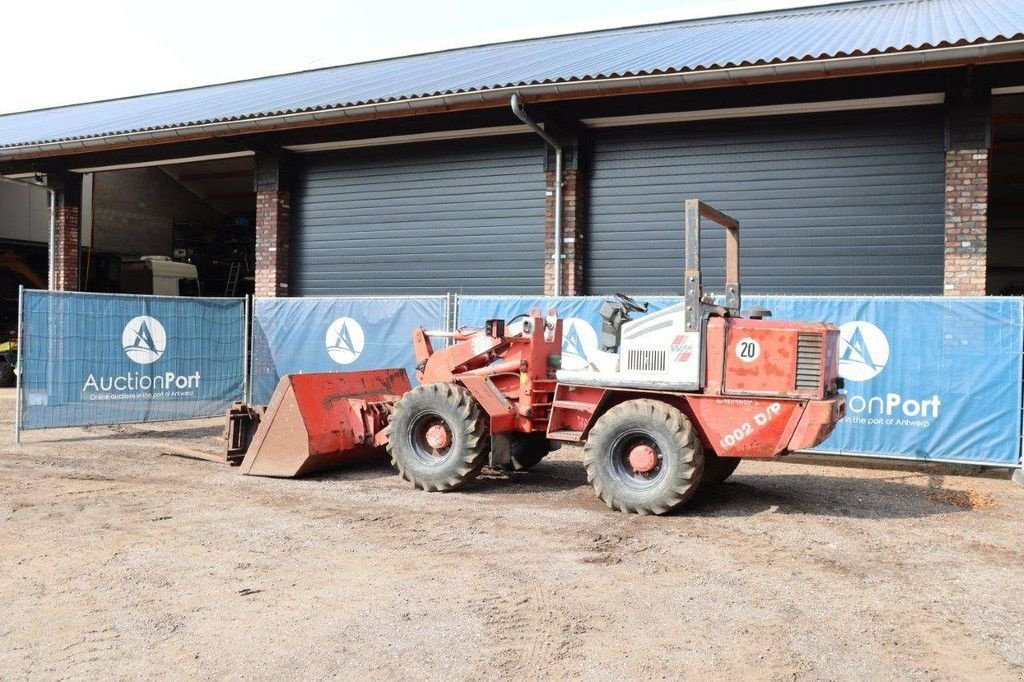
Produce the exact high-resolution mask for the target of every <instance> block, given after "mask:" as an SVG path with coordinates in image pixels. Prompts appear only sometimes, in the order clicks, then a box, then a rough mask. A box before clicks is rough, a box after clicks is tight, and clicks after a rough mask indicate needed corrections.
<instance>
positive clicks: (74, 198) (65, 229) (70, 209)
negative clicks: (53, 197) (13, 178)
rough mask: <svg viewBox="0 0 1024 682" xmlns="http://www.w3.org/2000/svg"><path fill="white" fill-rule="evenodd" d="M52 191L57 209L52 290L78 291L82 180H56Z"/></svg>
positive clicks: (73, 177)
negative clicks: (54, 194)
mask: <svg viewBox="0 0 1024 682" xmlns="http://www.w3.org/2000/svg"><path fill="white" fill-rule="evenodd" d="M54 188H55V189H56V190H57V206H56V215H55V216H54V227H55V230H54V231H55V235H54V244H53V269H54V278H53V286H54V289H56V290H57V291H78V289H79V279H78V273H79V263H80V260H81V255H82V249H81V210H82V208H81V206H82V176H81V175H73V174H67V175H63V176H60V177H58V178H57V179H56V182H55V183H54Z"/></svg>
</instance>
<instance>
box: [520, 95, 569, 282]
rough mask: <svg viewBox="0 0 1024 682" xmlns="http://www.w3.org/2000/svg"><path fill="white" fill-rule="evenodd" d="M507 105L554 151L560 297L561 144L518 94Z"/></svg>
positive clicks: (557, 280)
mask: <svg viewBox="0 0 1024 682" xmlns="http://www.w3.org/2000/svg"><path fill="white" fill-rule="evenodd" d="M509 104H511V106H512V113H513V114H515V115H516V118H518V119H519V120H520V121H522V122H523V123H525V124H526V125H527V126H529V128H530V130H532V131H533V132H535V133H537V134H538V135H540V136H541V138H542V139H543V140H544V141H545V142H547V143H548V145H549V146H550V147H551V148H552V149H554V150H555V255H554V259H555V268H554V270H555V273H554V274H555V287H554V295H555V296H561V295H562V168H563V153H562V144H561V143H560V142H559V141H558V140H556V139H555V138H554V137H552V136H551V134H550V133H548V132H546V131H545V130H544V129H543V128H541V127H540V126H539V125H537V122H536V121H534V120H533V119H531V118H530V117H529V116H527V115H526V111H525V110H524V109H523V105H522V104H521V103H520V101H519V94H518V93H515V94H513V95H512V99H511V100H510V102H509Z"/></svg>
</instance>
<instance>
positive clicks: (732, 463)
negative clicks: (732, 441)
mask: <svg viewBox="0 0 1024 682" xmlns="http://www.w3.org/2000/svg"><path fill="white" fill-rule="evenodd" d="M741 461H742V460H741V459H740V458H739V457H719V456H718V455H716V454H715V453H713V452H705V453H704V478H703V479H702V480H701V482H700V484H701V485H702V486H703V487H705V488H707V487H709V486H713V485H720V484H722V483H725V480H726V479H727V478H729V477H730V476H732V472H734V471H736V467H738V466H739V465H740V462H741Z"/></svg>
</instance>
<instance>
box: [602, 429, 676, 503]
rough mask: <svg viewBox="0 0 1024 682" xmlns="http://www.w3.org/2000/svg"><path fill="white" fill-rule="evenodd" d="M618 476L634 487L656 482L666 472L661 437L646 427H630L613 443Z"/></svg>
mask: <svg viewBox="0 0 1024 682" xmlns="http://www.w3.org/2000/svg"><path fill="white" fill-rule="evenodd" d="M611 464H612V471H613V472H614V473H615V477H616V478H618V479H619V480H620V481H622V482H623V483H624V484H625V485H627V486H628V487H630V488H633V489H634V490H644V489H646V488H652V487H654V486H656V485H657V484H658V483H659V482H660V481H661V479H662V478H664V476H665V471H666V467H665V456H664V453H663V452H662V450H661V447H660V446H659V445H658V441H657V440H655V439H654V438H652V437H651V435H650V434H648V433H645V432H644V431H639V430H633V431H627V432H625V433H623V434H621V435H619V437H618V438H616V439H615V441H614V442H613V443H612V447H611Z"/></svg>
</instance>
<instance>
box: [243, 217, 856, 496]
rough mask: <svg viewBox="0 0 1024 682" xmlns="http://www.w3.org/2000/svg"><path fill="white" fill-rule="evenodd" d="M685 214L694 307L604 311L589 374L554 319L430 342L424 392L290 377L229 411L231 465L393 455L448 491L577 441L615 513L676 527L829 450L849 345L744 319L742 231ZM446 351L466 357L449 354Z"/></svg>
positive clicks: (420, 333) (535, 313)
mask: <svg viewBox="0 0 1024 682" xmlns="http://www.w3.org/2000/svg"><path fill="white" fill-rule="evenodd" d="M685 212H686V215H685V231H686V234H685V236H686V251H685V272H684V273H683V283H684V297H683V300H682V302H681V303H678V304H676V305H673V306H670V307H668V308H665V309H663V310H660V311H658V312H653V313H649V312H648V309H647V305H646V304H644V303H641V302H639V301H636V300H635V299H633V298H631V297H629V296H625V295H622V294H616V295H615V297H613V298H612V299H610V300H609V301H608V302H607V303H605V305H604V306H602V309H601V316H602V330H601V335H600V349H599V350H598V351H597V352H595V353H594V354H593V357H591V358H588V360H589V366H588V367H586V368H584V369H572V370H569V369H562V368H561V348H562V321H561V320H559V319H558V317H557V315H556V314H555V312H554V311H553V310H551V311H547V313H546V314H542V313H541V311H540V310H537V309H534V310H532V311H530V312H529V313H527V314H525V315H522V316H520V317H519V318H517V319H513V320H508V321H505V320H497V319H495V320H488V321H487V322H486V323H485V324H484V326H483V328H482V329H479V328H478V329H462V330H459V331H456V332H442V331H427V330H424V329H417V330H415V331H414V333H413V339H412V341H413V348H414V351H415V355H416V361H417V367H416V379H417V380H418V382H419V385H418V386H416V387H415V388H411V386H410V382H409V380H408V378H407V377H406V376H405V372H404V370H401V369H387V370H373V371H365V372H332V373H320V374H299V375H289V376H286V377H284V378H283V379H282V380H281V383H280V384H279V386H278V388H277V390H276V391H275V393H274V396H273V397H272V399H271V401H270V404H269V405H268V406H267V407H266V408H261V407H253V406H248V405H236V406H235V407H234V408H232V410H231V411H230V412H229V418H228V429H227V432H228V433H227V435H228V456H229V459H230V460H232V461H234V462H236V463H240V465H241V469H242V471H243V473H249V474H256V475H264V476H300V475H303V474H306V473H308V472H310V471H315V470H321V469H324V468H329V467H335V466H338V465H341V464H345V463H347V462H350V461H355V460H358V459H362V458H365V457H368V456H374V455H378V456H379V455H382V454H383V452H384V451H385V450H386V452H387V453H388V456H389V457H390V459H391V463H392V464H393V465H394V467H395V468H396V469H397V470H398V472H399V474H400V475H401V476H402V477H403V478H404V479H406V480H407V481H409V482H410V483H412V484H413V485H414V486H415V487H417V488H421V489H423V490H427V491H439V492H441V491H450V490H456V489H459V488H464V487H465V486H466V485H467V484H468V483H469V482H470V481H472V479H473V478H474V477H475V476H476V475H477V474H478V473H479V472H480V470H481V469H482V468H483V467H484V466H492V467H506V468H513V469H523V468H528V467H530V466H533V465H534V464H536V463H537V462H539V461H540V460H541V458H543V457H544V456H545V455H546V454H547V453H548V452H549V451H550V450H551V449H552V448H553V447H555V446H557V445H559V444H562V443H577V444H581V445H582V451H583V464H584V467H585V468H586V472H587V480H588V481H589V482H590V484H591V485H592V486H593V488H594V492H595V493H596V494H597V496H598V497H599V498H600V499H601V500H603V501H604V502H605V503H606V504H607V505H608V506H609V507H611V508H612V509H617V510H619V511H623V512H633V513H639V514H664V513H667V512H670V511H672V510H675V509H677V508H679V507H681V506H683V505H684V504H685V503H686V502H687V501H688V500H689V499H690V498H691V497H692V496H693V494H694V493H695V492H696V491H697V490H698V488H700V487H701V486H702V485H713V484H716V483H720V482H722V481H724V480H725V479H726V478H728V476H729V475H730V474H731V473H732V472H733V470H735V468H736V466H737V464H738V463H739V462H740V460H741V459H744V458H750V459H775V458H778V457H781V456H784V455H786V454H788V453H790V452H794V451H797V450H803V449H806V448H810V447H812V446H814V445H817V444H819V443H821V442H822V441H823V440H825V438H827V437H828V435H829V434H830V433H831V432H832V430H833V428H834V427H835V425H836V423H837V422H838V421H839V420H840V419H842V417H843V416H844V414H845V409H846V403H845V396H844V395H842V394H841V393H839V389H840V388H841V387H842V380H841V379H840V378H839V376H838V358H837V346H838V340H839V332H838V329H837V328H836V327H835V326H834V325H832V324H827V323H824V322H783V321H777V320H771V319H768V318H769V317H770V313H769V312H768V311H765V310H760V309H758V310H751V311H747V312H746V313H744V312H742V311H741V309H740V268H739V245H740V238H739V224H738V223H737V221H736V220H734V219H733V218H730V217H729V216H727V215H724V214H722V213H720V212H719V211H717V210H715V209H713V208H712V207H710V206H708V205H707V204H704V203H702V202H700V201H697V200H689V201H687V202H686V206H685ZM705 220H706V221H710V222H713V223H717V224H718V225H720V226H721V227H723V228H724V229H725V232H726V240H725V244H726V249H725V254H726V282H725V301H724V305H719V304H718V302H717V299H716V298H715V297H714V296H713V295H711V294H706V293H705V292H704V287H703V283H702V279H701V266H700V240H701V225H702V222H703V221H705ZM634 316H636V317H635V319H634ZM441 338H447V339H448V340H449V343H448V345H446V346H444V347H441V348H437V349H435V348H434V342H433V341H434V340H437V339H441Z"/></svg>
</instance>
